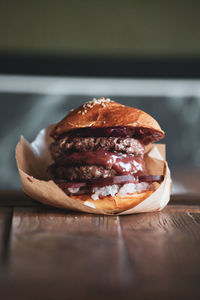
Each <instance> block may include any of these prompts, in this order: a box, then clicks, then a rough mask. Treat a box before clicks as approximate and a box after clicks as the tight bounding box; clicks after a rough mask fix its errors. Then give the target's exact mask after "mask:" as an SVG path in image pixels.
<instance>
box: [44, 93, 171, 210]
mask: <svg viewBox="0 0 200 300" xmlns="http://www.w3.org/2000/svg"><path fill="white" fill-rule="evenodd" d="M50 135H51V137H52V138H53V142H52V143H51V144H50V146H49V151H50V153H51V157H52V159H53V161H54V162H53V164H51V165H50V166H49V167H48V169H47V174H48V179H53V180H54V182H55V183H56V184H57V185H58V186H59V187H60V188H61V189H62V190H63V191H64V192H65V193H66V194H67V195H68V196H69V197H70V198H72V199H74V200H76V201H79V202H80V201H81V202H82V203H83V202H84V203H90V206H92V207H95V208H99V209H103V210H106V211H108V212H121V211H124V210H127V209H130V208H132V207H134V206H136V205H138V204H139V203H140V202H142V201H143V200H145V199H146V198H148V197H149V196H150V195H151V194H152V193H153V192H154V191H155V190H156V189H157V188H158V186H159V185H160V183H161V182H162V181H163V179H164V176H163V175H162V174H158V175H152V174H148V172H147V170H148V168H147V166H146V165H145V151H146V148H147V147H148V146H149V144H151V143H153V142H156V141H158V140H160V139H162V138H163V137H164V136H165V134H164V132H163V131H162V129H161V128H160V126H159V124H158V123H157V121H156V120H155V119H154V118H152V117H151V116H150V115H148V114H147V113H145V112H144V111H142V110H139V109H137V108H133V107H128V106H125V105H122V104H119V103H117V102H114V101H112V100H110V99H105V98H100V99H95V98H94V99H93V100H92V101H89V102H86V103H85V104H83V105H82V106H81V107H79V108H77V109H75V110H72V111H71V112H70V113H69V114H68V115H67V116H66V117H65V118H64V119H63V120H61V121H60V122H59V123H58V124H56V125H55V127H54V128H53V130H52V131H51V133H50Z"/></svg>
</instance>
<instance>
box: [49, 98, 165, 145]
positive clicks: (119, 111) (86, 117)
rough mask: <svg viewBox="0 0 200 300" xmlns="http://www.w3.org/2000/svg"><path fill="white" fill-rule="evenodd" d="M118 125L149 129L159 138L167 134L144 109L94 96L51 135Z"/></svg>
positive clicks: (61, 123)
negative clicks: (86, 128)
mask: <svg viewBox="0 0 200 300" xmlns="http://www.w3.org/2000/svg"><path fill="white" fill-rule="evenodd" d="M118 126H123V127H132V128H145V129H149V130H151V131H152V134H153V133H156V134H157V135H158V136H159V138H158V139H161V138H163V137H164V135H165V134H164V131H162V129H161V128H160V126H159V124H158V123H157V121H156V120H155V119H154V118H152V117H151V116H150V115H148V114H147V113H145V112H144V111H142V110H140V109H137V108H134V107H129V106H125V105H122V104H120V103H117V102H114V101H112V100H110V99H104V98H100V99H95V98H94V99H93V100H92V101H89V102H86V103H85V104H83V105H82V106H80V107H79V108H77V109H76V110H73V111H71V112H70V113H69V114H68V115H67V116H66V117H65V118H64V119H63V120H61V121H60V122H59V123H58V124H57V125H56V127H55V128H54V130H53V132H52V133H51V135H52V136H54V137H59V136H60V135H63V134H64V133H68V132H69V131H71V130H74V129H80V128H85V127H96V128H98V127H118Z"/></svg>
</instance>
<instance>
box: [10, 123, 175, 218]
mask: <svg viewBox="0 0 200 300" xmlns="http://www.w3.org/2000/svg"><path fill="white" fill-rule="evenodd" d="M54 126H55V125H54V124H53V125H50V126H49V127H47V128H46V129H42V130H41V131H40V132H39V134H38V136H37V137H36V139H35V140H34V141H33V142H32V143H31V144H29V143H28V142H27V141H26V140H25V138H24V137H21V138H20V141H19V143H18V144H17V147H16V161H17V167H18V170H19V174H20V178H21V182H22V187H23V190H24V192H25V193H26V194H27V195H28V196H30V197H31V198H33V199H35V200H38V201H39V202H42V203H44V204H47V205H51V206H55V207H59V208H63V209H69V210H76V211H82V212H88V213H95V214H108V215H109V214H111V213H109V212H107V211H105V210H100V209H96V208H93V207H90V203H88V202H89V201H86V202H82V201H77V200H74V199H71V198H70V197H68V196H67V195H66V194H65V193H64V192H63V191H62V190H61V189H60V188H59V187H58V186H57V185H56V184H55V183H54V182H53V181H52V180H50V181H45V175H46V169H47V167H48V166H49V165H50V164H51V163H52V159H51V156H50V153H49V150H48V146H49V144H50V143H52V141H53V140H52V138H51V137H50V136H49V133H50V132H51V130H52V129H53V127H54ZM145 161H146V165H147V167H148V169H147V170H148V172H149V174H151V175H160V174H163V175H164V176H165V178H164V181H163V182H162V183H161V184H157V183H155V185H156V187H157V189H156V190H155V192H153V193H152V194H151V196H150V197H148V198H146V199H145V200H144V201H143V202H141V203H140V204H138V205H136V206H135V207H133V208H131V209H128V210H125V211H123V212H121V213H119V215H123V214H133V213H142V212H152V211H159V210H161V209H163V208H164V207H165V206H166V205H167V203H168V201H169V199H170V192H171V177H170V171H169V168H168V165H167V162H166V160H165V145H164V144H154V145H150V146H148V147H147V149H146V153H145Z"/></svg>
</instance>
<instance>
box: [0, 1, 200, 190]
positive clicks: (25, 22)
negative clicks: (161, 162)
mask: <svg viewBox="0 0 200 300" xmlns="http://www.w3.org/2000/svg"><path fill="white" fill-rule="evenodd" d="M199 11H200V2H199V1H195V0H193V1H177V0H175V1H141V0H140V1H139V0H138V1H135V0H134V1H128V0H126V1H94V0H93V1H87V0H86V1H80V0H77V1H60V0H59V1H45V0H43V1H31V2H29V1H24V0H21V1H20V0H19V1H14V0H13V1H1V2H0V74H1V76H0V101H1V131H0V153H1V170H0V176H1V182H0V187H1V188H2V189H9V188H12V189H15V188H20V182H19V178H18V174H17V170H16V166H15V160H14V148H15V145H16V143H17V141H18V139H19V136H20V135H21V134H23V135H24V136H25V137H26V138H27V139H28V140H29V141H31V140H32V139H33V138H34V137H35V135H36V134H37V133H38V131H39V130H40V129H41V128H42V127H44V126H46V125H48V124H49V123H52V122H55V121H58V120H59V119H60V118H62V117H63V116H64V115H65V114H66V112H67V111H68V110H69V109H71V108H73V107H76V106H78V105H80V104H82V103H83V102H84V101H86V100H91V99H92V97H93V96H94V97H96V98H98V97H101V96H104V97H107V96H109V97H110V98H113V99H116V100H117V101H119V102H121V103H124V104H127V105H131V106H136V107H139V108H141V109H143V110H145V111H146V112H148V113H150V114H152V115H153V116H154V117H155V118H156V119H157V120H158V121H159V123H160V124H161V127H162V128H163V129H164V130H165V131H166V138H165V140H164V142H165V143H166V144H167V156H168V161H169V165H170V168H171V170H172V174H173V178H174V182H175V189H174V191H175V192H188V191H189V192H194V193H199V192H200V188H199V185H198V178H199V175H200V150H199V149H200V140H199V133H200V128H199V127H200V121H199V118H200V93H199V90H200V81H199V78H200V38H199V37H200V18H199ZM5 75H6V76H5ZM12 75H15V76H14V77H12ZM21 75H25V77H20V76H21ZM30 75H33V76H34V77H28V76H30ZM38 75H40V76H44V75H46V76H48V77H52V78H54V77H53V76H56V78H57V79H58V81H59V80H61V79H59V78H60V77H58V76H62V77H63V78H66V85H68V86H70V81H69V78H71V77H73V78H74V80H76V79H77V81H75V84H76V82H77V90H78V89H79V85H80V80H83V79H84V78H88V80H89V81H88V82H87V84H86V86H85V89H84V91H83V90H82V93H81V92H79V93H76V91H73V93H71V92H70V91H69V92H64V93H62V92H57V93H52V85H49V84H48V85H47V86H45V85H44V84H42V86H41V87H40V88H39V92H38V91H37V92H35V91H34V90H37V88H38V81H37V79H38V77H37V76H38ZM94 77H95V78H97V77H98V78H100V79H102V80H103V81H101V91H100V92H99V90H98V93H97V92H95V89H93V84H94V83H93V81H92V79H93V78H94ZM19 78H20V84H19V85H18V80H19ZM26 78H29V83H30V81H31V87H30V86H29V85H27V81H26ZM108 78H109V79H112V78H118V79H119V81H118V84H117V87H118V91H119V88H120V86H121V87H122V88H121V90H120V93H116V92H115V91H114V90H112V91H109V93H108V92H107V89H106V84H107V81H108V80H109V79H108ZM128 78H129V79H130V80H132V79H136V81H133V85H134V86H135V87H137V79H139V78H145V79H146V80H147V81H148V82H149V85H150V86H151V79H154V80H157V81H154V82H152V86H155V85H157V86H158V87H160V90H162V87H161V82H160V81H159V79H161V78H162V79H163V80H164V81H167V80H172V81H173V83H174V84H173V89H172V90H170V89H168V92H167V93H166V92H163V94H162V92H159V95H155V94H152V93H150V92H149V94H148V92H147V93H145V91H144V93H141V92H140V93H138V94H137V92H133V93H132V95H131V92H130V91H129V92H128V93H127V89H126V87H125V86H124V85H123V84H122V82H123V83H124V81H126V80H127V79H128ZM179 79H183V81H182V82H181V84H180V83H178V81H177V80H179ZM43 80H45V77H44V78H41V80H40V77H39V82H41V83H43V82H44V81H43ZM90 80H91V81H90ZM120 80H121V81H120ZM188 80H189V82H192V83H195V84H194V88H191V87H190V89H189V91H188V90H187V88H186V86H187V84H186V83H188ZM22 82H24V84H21V83H22ZM60 82H61V81H60ZM127 82H128V81H127ZM176 83H177V84H176ZM64 84H65V83H63V82H62V84H61V85H62V86H64ZM57 85H59V84H58V83H57ZM145 87H146V82H144V89H145ZM69 90H70V89H69ZM93 91H94V92H93ZM132 91H134V88H133V89H132ZM147 91H151V87H149V88H148V89H147ZM127 94H128V95H127Z"/></svg>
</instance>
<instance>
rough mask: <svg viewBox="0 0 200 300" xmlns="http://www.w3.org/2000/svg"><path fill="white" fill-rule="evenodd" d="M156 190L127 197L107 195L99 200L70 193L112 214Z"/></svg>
mask: <svg viewBox="0 0 200 300" xmlns="http://www.w3.org/2000/svg"><path fill="white" fill-rule="evenodd" d="M153 192H154V191H152V190H150V191H149V190H148V191H143V192H140V193H134V194H131V195H128V196H125V197H119V196H106V197H102V198H101V199H98V200H93V199H92V198H91V197H90V195H70V198H72V199H74V200H78V201H79V202H81V203H83V202H84V204H85V205H87V206H90V207H93V208H97V209H99V210H102V211H106V212H108V213H110V214H112V213H119V212H121V211H124V210H127V209H130V208H133V207H135V206H136V205H138V204H139V203H141V202H142V201H144V200H145V199H146V198H148V197H149V196H151V194H152V193H153Z"/></svg>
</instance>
